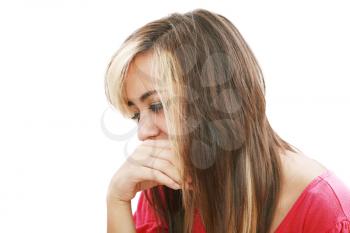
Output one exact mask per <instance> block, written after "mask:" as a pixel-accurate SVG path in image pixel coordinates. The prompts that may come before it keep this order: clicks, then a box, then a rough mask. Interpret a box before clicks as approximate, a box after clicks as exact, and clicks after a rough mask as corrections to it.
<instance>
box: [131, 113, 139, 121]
mask: <svg viewBox="0 0 350 233" xmlns="http://www.w3.org/2000/svg"><path fill="white" fill-rule="evenodd" d="M139 118H140V113H138V112H137V113H135V114H134V116H132V117H131V119H133V120H139Z"/></svg>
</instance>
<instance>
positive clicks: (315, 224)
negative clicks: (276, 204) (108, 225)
mask: <svg viewBox="0 0 350 233" xmlns="http://www.w3.org/2000/svg"><path fill="white" fill-rule="evenodd" d="M133 217H134V222H135V226H136V232H137V233H154V232H156V229H157V227H158V226H159V225H158V224H157V223H156V220H155V217H154V212H153V210H152V208H151V207H150V206H149V204H148V202H147V200H146V198H145V197H144V193H143V192H141V194H140V198H139V201H138V205H137V209H136V211H135V213H134V215H133ZM192 232H193V233H205V229H204V226H203V223H202V222H201V218H200V216H199V213H198V212H196V214H195V216H194V226H193V231H192ZM301 232H302V233H350V189H349V187H347V186H346V185H345V184H344V183H343V182H342V181H341V180H340V179H339V178H338V177H337V176H336V175H335V174H334V173H333V172H332V171H331V170H329V169H328V170H326V171H325V172H324V173H322V174H321V175H319V176H317V177H316V178H315V179H313V180H312V181H311V182H310V183H309V184H308V186H307V187H306V188H305V189H304V191H303V192H302V193H301V194H300V196H299V197H298V199H297V200H296V201H295V203H294V204H293V206H292V207H291V209H290V210H289V212H288V213H287V215H286V216H285V218H284V219H283V220H282V222H281V223H280V225H279V226H278V228H277V229H276V231H275V233H301Z"/></svg>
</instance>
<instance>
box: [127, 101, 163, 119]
mask: <svg viewBox="0 0 350 233" xmlns="http://www.w3.org/2000/svg"><path fill="white" fill-rule="evenodd" d="M149 109H150V110H151V111H152V112H155V113H158V112H160V111H161V110H162V109H163V105H162V103H158V104H151V105H150V107H149ZM139 116H140V113H139V112H137V113H135V114H134V116H132V117H131V119H133V120H138V121H139Z"/></svg>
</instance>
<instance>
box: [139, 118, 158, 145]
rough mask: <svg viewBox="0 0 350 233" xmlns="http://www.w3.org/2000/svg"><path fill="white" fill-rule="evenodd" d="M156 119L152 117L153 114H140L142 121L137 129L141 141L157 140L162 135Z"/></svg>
mask: <svg viewBox="0 0 350 233" xmlns="http://www.w3.org/2000/svg"><path fill="white" fill-rule="evenodd" d="M155 118H156V117H155V116H152V114H147V113H145V114H144V115H142V114H140V121H139V124H138V129H137V136H138V138H139V140H140V141H144V140H146V139H149V138H155V137H156V136H157V135H158V134H159V133H160V129H159V128H158V126H157V124H156V122H155Z"/></svg>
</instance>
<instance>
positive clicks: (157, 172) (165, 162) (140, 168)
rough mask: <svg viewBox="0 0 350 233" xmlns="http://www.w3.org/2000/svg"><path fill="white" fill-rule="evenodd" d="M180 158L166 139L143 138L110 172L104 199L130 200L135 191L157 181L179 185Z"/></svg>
mask: <svg viewBox="0 0 350 233" xmlns="http://www.w3.org/2000/svg"><path fill="white" fill-rule="evenodd" d="M180 182H181V177H180V169H179V161H178V159H177V158H176V157H175V153H174V152H173V150H172V149H171V145H170V142H169V141H168V140H146V141H144V142H143V143H142V144H141V145H139V146H138V147H137V148H136V149H135V151H134V152H133V153H132V154H131V155H130V156H129V157H128V159H127V160H126V161H125V162H124V164H123V165H122V166H121V167H120V168H119V169H118V170H117V172H116V173H115V174H114V175H113V177H112V179H111V182H110V184H109V188H108V194H107V200H108V201H111V202H128V201H131V199H133V198H134V197H135V195H136V193H137V192H138V191H142V190H145V189H149V188H152V187H154V186H157V185H166V186H168V187H169V188H172V189H180V188H181V186H180V185H181V184H180Z"/></svg>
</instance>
